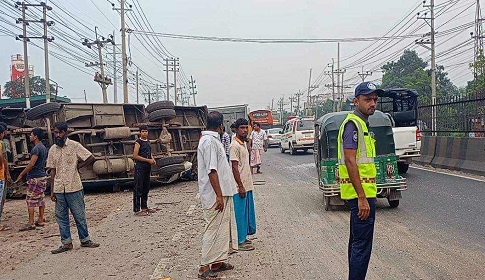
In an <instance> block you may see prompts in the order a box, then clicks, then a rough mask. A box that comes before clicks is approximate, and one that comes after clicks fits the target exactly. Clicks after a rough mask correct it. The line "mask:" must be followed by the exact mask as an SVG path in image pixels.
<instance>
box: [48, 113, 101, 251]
mask: <svg viewBox="0 0 485 280" xmlns="http://www.w3.org/2000/svg"><path fill="white" fill-rule="evenodd" d="M67 129H68V126H67V123H65V122H57V123H54V135H55V144H54V145H52V147H51V148H50V149H49V154H48V156H47V164H46V165H47V168H50V169H51V170H50V175H51V186H52V191H51V200H52V201H54V202H55V203H56V221H57V224H58V225H59V232H60V234H61V243H62V245H61V246H60V247H59V248H57V249H55V250H52V251H51V252H52V254H58V253H62V252H66V251H69V250H72V248H73V246H72V238H71V229H70V219H69V211H70V212H71V214H72V216H73V217H74V221H75V222H76V227H77V233H78V235H79V240H80V241H81V247H88V248H95V247H99V244H98V243H95V242H93V241H92V240H91V237H90V236H89V233H88V224H87V222H86V208H85V204H84V191H83V185H82V182H81V177H80V176H79V169H81V168H83V167H85V166H88V165H91V164H92V163H94V161H95V158H94V156H93V155H92V154H91V153H90V152H89V151H88V150H86V148H84V147H83V146H82V145H81V144H80V143H79V142H76V141H73V140H71V139H69V138H67ZM79 161H80V162H79Z"/></svg>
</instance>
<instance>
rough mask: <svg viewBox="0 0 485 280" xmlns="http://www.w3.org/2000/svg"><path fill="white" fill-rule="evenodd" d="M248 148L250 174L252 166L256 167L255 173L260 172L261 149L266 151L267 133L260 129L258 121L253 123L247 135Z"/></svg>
mask: <svg viewBox="0 0 485 280" xmlns="http://www.w3.org/2000/svg"><path fill="white" fill-rule="evenodd" d="M249 150H250V152H251V174H252V173H253V168H256V173H261V163H262V154H263V151H264V152H267V151H268V135H266V131H264V130H262V129H261V125H260V124H259V123H258V122H254V123H253V131H252V132H251V135H250V136H249Z"/></svg>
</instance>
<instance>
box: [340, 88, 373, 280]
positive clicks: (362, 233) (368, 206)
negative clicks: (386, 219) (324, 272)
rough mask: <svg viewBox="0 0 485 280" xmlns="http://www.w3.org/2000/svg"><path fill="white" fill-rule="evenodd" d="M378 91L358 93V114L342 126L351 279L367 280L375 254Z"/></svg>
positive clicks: (342, 188) (342, 175) (342, 180)
mask: <svg viewBox="0 0 485 280" xmlns="http://www.w3.org/2000/svg"><path fill="white" fill-rule="evenodd" d="M379 91H381V90H380V89H377V88H376V86H375V85H374V84H373V83H369V82H364V83H361V84H360V85H358V86H357V88H356V89H355V97H354V100H353V101H354V105H355V111H354V112H353V113H349V114H348V115H347V118H346V119H345V120H344V122H343V123H342V125H341V126H340V130H339V136H338V161H339V177H340V179H339V182H340V195H341V198H342V199H344V200H346V201H347V203H348V204H349V206H350V238H349V248H348V254H349V256H348V258H349V279H350V280H359V279H365V276H366V274H367V268H368V266H369V261H370V257H371V252H372V241H373V237H374V223H375V215H376V196H377V185H376V174H377V171H376V166H375V164H374V158H375V157H376V149H375V140H374V139H373V135H372V133H369V129H368V127H369V120H368V119H369V116H371V115H373V114H374V112H375V110H376V106H377V93H378V92H379Z"/></svg>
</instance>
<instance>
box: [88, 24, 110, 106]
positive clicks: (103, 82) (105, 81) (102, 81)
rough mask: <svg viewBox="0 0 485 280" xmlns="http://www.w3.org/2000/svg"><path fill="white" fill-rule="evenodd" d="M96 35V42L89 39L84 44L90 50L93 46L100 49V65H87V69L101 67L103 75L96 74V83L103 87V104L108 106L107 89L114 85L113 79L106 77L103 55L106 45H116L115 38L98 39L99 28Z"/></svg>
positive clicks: (96, 28)
mask: <svg viewBox="0 0 485 280" xmlns="http://www.w3.org/2000/svg"><path fill="white" fill-rule="evenodd" d="M94 34H95V35H96V40H94V41H92V42H90V41H89V40H88V39H84V41H83V42H82V44H83V45H84V46H86V47H88V48H91V47H92V46H93V45H96V46H97V47H98V59H99V62H98V63H86V67H92V66H99V69H100V71H101V73H96V74H95V75H94V81H95V82H97V83H98V84H99V86H100V87H101V90H102V92H103V103H104V104H107V103H108V92H107V90H106V89H107V88H108V86H109V85H112V84H113V83H112V82H111V79H110V78H108V77H107V76H105V75H104V63H103V54H102V48H103V44H105V43H111V44H113V45H114V44H115V42H114V37H113V35H111V34H110V35H109V36H108V38H104V37H101V40H100V39H99V38H98V27H97V26H95V27H94Z"/></svg>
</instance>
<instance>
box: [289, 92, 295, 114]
mask: <svg viewBox="0 0 485 280" xmlns="http://www.w3.org/2000/svg"><path fill="white" fill-rule="evenodd" d="M288 99H290V112H291V114H293V102H296V96H290V97H288Z"/></svg>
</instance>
